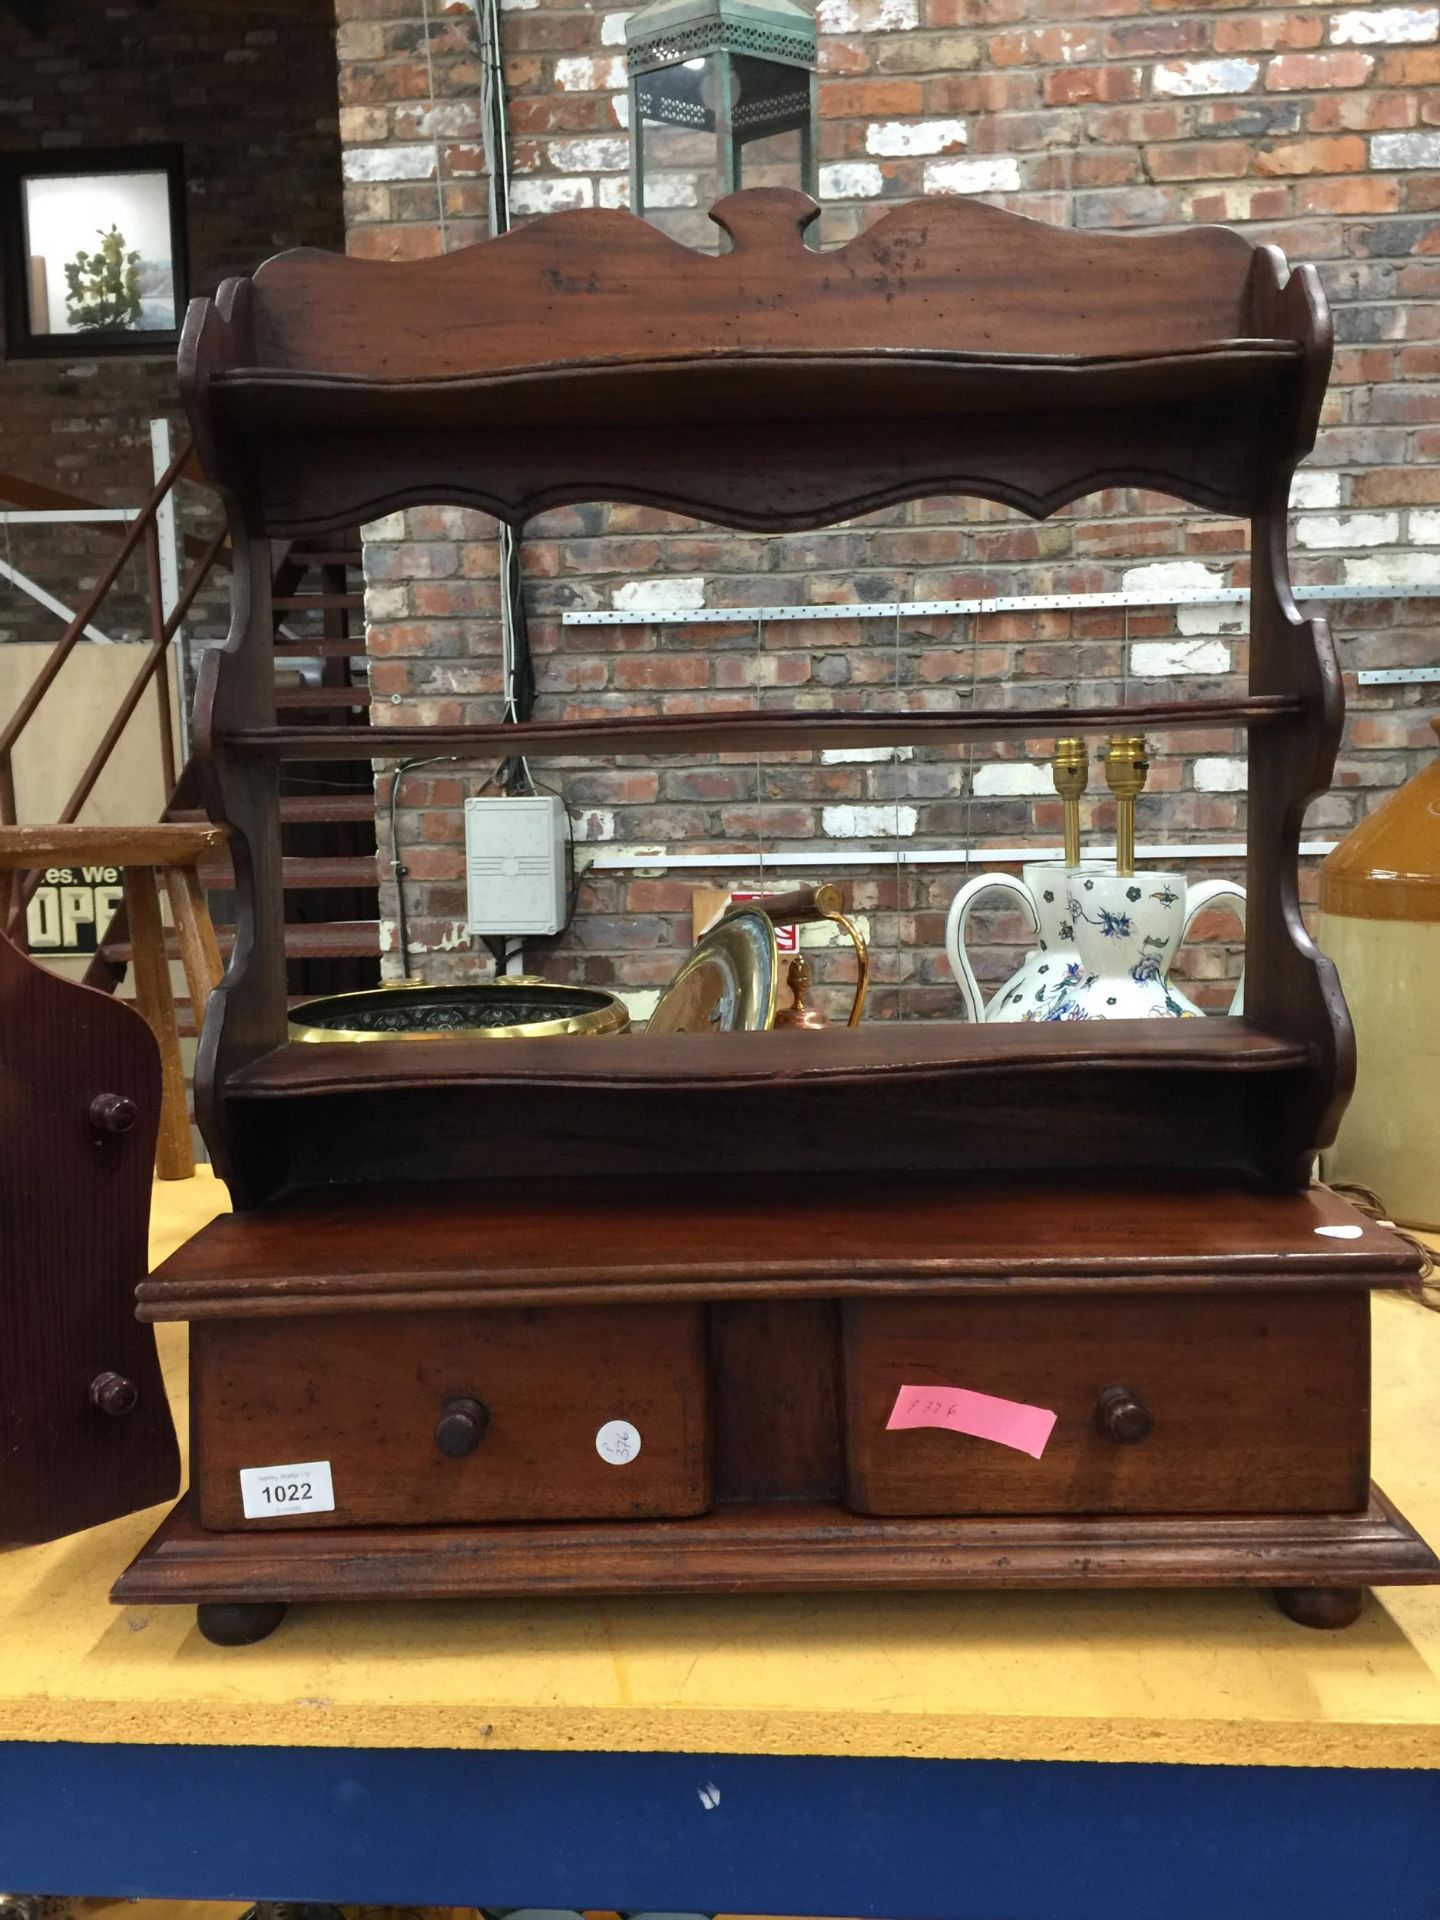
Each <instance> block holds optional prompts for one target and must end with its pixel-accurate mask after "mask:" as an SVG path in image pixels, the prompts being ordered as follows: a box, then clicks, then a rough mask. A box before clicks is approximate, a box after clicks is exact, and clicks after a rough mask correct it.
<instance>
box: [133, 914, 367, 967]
mask: <svg viewBox="0 0 1440 1920" xmlns="http://www.w3.org/2000/svg"><path fill="white" fill-rule="evenodd" d="M215 937H216V938H217V939H218V940H219V942H220V946H221V950H222V951H223V952H228V951H229V950H230V948H231V947H232V946H233V945H234V944H235V929H234V927H216V929H215ZM165 951H166V953H167V955H168V956H169V957H170V959H172V960H174V959H178V958H179V953H180V949H179V947H178V945H177V944H176V941H175V937H174V934H173V933H172V932H170V931H169V930H168V929H167V932H166V938H165ZM379 952H380V922H379V921H378V920H322V921H316V922H314V923H312V924H308V925H307V924H305V923H303V922H301V923H298V924H297V923H296V922H293V921H291V922H289V923H287V925H286V928H285V956H286V958H287V959H289V960H342V959H352V958H358V957H360V956H362V955H369V954H378V953H379ZM100 957H101V959H103V960H109V961H111V962H113V963H114V964H116V965H122V964H128V963H129V961H130V958H131V946H130V942H129V941H128V940H114V941H110V940H107V941H104V942H103V943H102V944H101V947H100Z"/></svg>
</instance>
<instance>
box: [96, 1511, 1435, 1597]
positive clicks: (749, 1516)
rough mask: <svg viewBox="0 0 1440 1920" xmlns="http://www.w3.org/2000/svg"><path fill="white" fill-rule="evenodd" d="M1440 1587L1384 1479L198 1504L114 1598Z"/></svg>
mask: <svg viewBox="0 0 1440 1920" xmlns="http://www.w3.org/2000/svg"><path fill="white" fill-rule="evenodd" d="M1437 1583H1440V1558H1437V1557H1436V1555H1435V1554H1434V1553H1433V1552H1432V1551H1431V1549H1430V1548H1429V1547H1428V1546H1427V1545H1426V1544H1425V1542H1424V1541H1423V1540H1422V1539H1421V1538H1420V1536H1419V1534H1417V1533H1416V1532H1415V1530H1414V1528H1413V1527H1412V1526H1411V1525H1410V1523H1409V1522H1408V1521H1407V1520H1406V1519H1405V1518H1404V1517H1403V1516H1402V1515H1401V1514H1400V1513H1398V1512H1397V1511H1396V1510H1395V1508H1394V1507H1392V1506H1391V1505H1390V1504H1389V1502H1388V1501H1387V1500H1386V1499H1385V1498H1384V1496H1383V1495H1382V1494H1381V1493H1380V1492H1379V1490H1378V1489H1372V1497H1371V1502H1370V1505H1369V1507H1368V1509H1367V1510H1366V1511H1365V1512H1364V1513H1355V1514H1307V1515H1288V1514H1275V1515H1271V1514H1258V1515H1256V1514H1246V1515H1240V1516H1236V1517H1233V1518H1224V1517H1216V1518H1209V1517H1199V1518H1194V1517H1187V1518H1184V1519H1176V1518H1173V1517H1172V1518H1147V1517H1146V1516H1144V1515H1123V1516H1108V1517H1105V1518H1101V1519H1093V1520H1087V1519H1075V1518H1070V1519H1043V1520H1037V1519H1033V1518H1027V1519H1014V1520H993V1519H987V1520H933V1519H904V1520H896V1519H873V1518H868V1517H866V1516H864V1515H860V1514H853V1513H850V1512H849V1511H848V1510H847V1509H846V1508H843V1507H839V1506H830V1505H825V1506H798V1505H797V1506H770V1507H719V1508H716V1509H714V1510H713V1511H712V1512H710V1513H708V1514H705V1515H703V1516H701V1517H700V1518H698V1519H693V1520H649V1521H620V1522H608V1523H569V1524H563V1525H562V1524H556V1523H552V1524H549V1525H544V1526H536V1525H517V1524H504V1525H486V1526H467V1527H390V1528H378V1527H377V1528H359V1527H351V1528H334V1529H329V1530H326V1531H305V1530H301V1529H293V1530H292V1529H285V1530H271V1531H266V1532H256V1533H207V1532H205V1531H204V1530H203V1529H202V1528H201V1527H199V1526H198V1525H197V1524H196V1522H195V1520H194V1519H193V1518H192V1517H191V1514H190V1511H189V1506H188V1502H182V1503H181V1505H180V1506H178V1507H176V1508H175V1510H174V1511H173V1512H172V1513H171V1514H170V1516H169V1518H168V1519H167V1520H166V1521H165V1522H164V1524H163V1525H162V1526H161V1528H160V1529H159V1531H158V1532H157V1533H156V1534H155V1536H154V1538H153V1539H152V1540H151V1541H150V1542H149V1543H148V1545H147V1546H145V1547H144V1548H143V1550H142V1551H141V1553H140V1554H139V1555H138V1557H137V1558H136V1560H135V1561H134V1563H133V1565H131V1566H130V1567H129V1568H128V1569H127V1570H126V1572H125V1573H123V1574H122V1575H121V1577H120V1579H119V1580H118V1581H117V1582H116V1584H115V1587H114V1589H113V1591H112V1593H111V1598H112V1599H113V1600H116V1601H119V1602H121V1603H130V1602H135V1603H143V1604H155V1603H162V1604H163V1603H166V1602H172V1601H173V1602H178V1603H184V1602H194V1603H202V1604H204V1603H215V1602H225V1603H246V1604H253V1603H274V1602H280V1603H284V1602H288V1601H292V1600H398V1599H405V1600H451V1599H474V1598H483V1597H492V1598H493V1597H499V1596H515V1595H521V1594H532V1595H538V1594H607V1593H647V1594H653V1593H708V1594H715V1593H742V1592H743V1593H784V1592H805V1591H809V1592H825V1591H845V1590H856V1589H877V1588H885V1587H893V1588H910V1589H917V1588H940V1589H945V1588H964V1587H1278V1588H1314V1587H1324V1588H1355V1587H1368V1586H1384V1585H1390V1586H1396V1585H1399V1586H1406V1585H1417V1586H1418V1585H1433V1584H1437Z"/></svg>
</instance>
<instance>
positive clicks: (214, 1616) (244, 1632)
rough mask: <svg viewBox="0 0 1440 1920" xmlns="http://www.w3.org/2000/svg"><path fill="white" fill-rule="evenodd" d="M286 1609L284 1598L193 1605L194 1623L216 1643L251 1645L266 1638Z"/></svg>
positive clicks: (209, 1602)
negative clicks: (195, 1606) (194, 1606)
mask: <svg viewBox="0 0 1440 1920" xmlns="http://www.w3.org/2000/svg"><path fill="white" fill-rule="evenodd" d="M288 1612H289V1608H288V1606H287V1605H286V1603H285V1602H284V1601H283V1600H264V1601H255V1602H243V1601H238V1600H235V1601H231V1600H210V1601H206V1602H204V1603H202V1605H200V1606H198V1607H197V1608H196V1609H195V1624H196V1626H198V1627H199V1629H200V1631H201V1633H202V1634H203V1635H204V1636H205V1638H206V1639H207V1640H208V1641H209V1642H210V1643H211V1645H212V1646H216V1647H253V1646H254V1645H255V1642H256V1641H257V1640H268V1639H269V1637H270V1635H271V1634H272V1633H273V1632H274V1631H275V1629H276V1627H278V1626H279V1624H280V1622H281V1621H282V1620H283V1619H284V1618H285V1615H286V1614H287V1613H288Z"/></svg>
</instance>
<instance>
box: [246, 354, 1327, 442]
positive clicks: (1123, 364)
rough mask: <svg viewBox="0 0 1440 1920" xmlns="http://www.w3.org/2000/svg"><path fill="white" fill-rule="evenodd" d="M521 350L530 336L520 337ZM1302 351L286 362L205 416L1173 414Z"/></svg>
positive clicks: (636, 418)
mask: <svg viewBox="0 0 1440 1920" xmlns="http://www.w3.org/2000/svg"><path fill="white" fill-rule="evenodd" d="M527 344H528V342H527ZM1301 357H1302V348H1301V346H1300V343H1299V342H1298V341H1295V340H1274V339H1271V340H1264V339H1254V340H1217V341H1213V342H1210V343H1207V344H1205V345H1202V346H1197V347H1194V348H1190V349H1187V350H1186V351H1183V352H1179V353H1111V354H1083V353H1082V354H1059V353H1056V354H1024V353H991V352H984V351H975V352H966V351H961V352H935V351H925V350H921V349H914V348H908V349H907V348H904V347H894V348H890V349H888V350H882V351H880V352H873V351H855V352H848V353H847V352H845V351H843V350H824V351H819V352H816V351H791V352H786V351H784V350H777V349H774V348H771V349H768V350H760V351H753V352H744V351H739V352H736V351H733V350H719V351H704V350H696V351H691V352H687V353H683V354H660V355H656V354H653V353H646V352H643V351H641V352H635V353H633V354H630V355H618V354H617V355H612V356H604V357H602V356H595V357H593V358H587V357H585V356H583V355H576V356H575V357H574V358H572V359H567V360H565V361H561V362H551V363H549V364H545V363H541V364H539V365H536V364H535V363H534V362H533V361H532V362H530V363H529V364H522V365H513V366H499V367H496V368H495V369H494V370H493V371H492V370H487V371H486V372H484V373H481V374H461V375H455V376H451V377H448V378H443V377H442V378H430V379H423V378H422V379H395V378H385V377H372V376H366V375H362V374H346V373H338V372H327V371H322V370H319V369H311V368H294V367H273V368H265V367H235V368H233V369H231V370H229V371H227V372H225V373H222V374H219V375H217V376H216V379H215V381H214V385H213V388H212V392H213V395H214V403H215V409H216V413H217V415H218V416H219V417H220V418H221V419H222V420H227V419H230V418H231V417H233V419H234V421H235V424H236V426H237V428H239V429H240V430H242V431H244V432H245V433H247V434H258V433H270V434H274V433H280V434H284V435H286V436H287V437H289V436H293V435H295V434H297V433H305V434H312V433H313V434H316V435H322V436H328V435H334V434H344V435H350V434H354V433H356V432H362V431H371V432H384V431H389V432H397V431H404V432H424V431H426V430H427V429H428V430H432V431H434V430H444V431H446V432H452V433H453V432H455V431H457V430H462V429H470V430H473V431H476V432H501V431H506V430H511V429H523V430H525V431H528V432H534V431H536V430H539V431H542V432H543V431H545V430H547V429H555V428H562V429H564V430H565V431H566V432H569V433H577V432H583V431H586V430H591V431H593V430H597V429H598V430H601V431H614V432H623V433H626V434H630V433H633V431H634V430H635V427H636V425H637V423H638V422H641V421H643V420H645V419H646V418H647V417H648V416H650V415H651V414H653V413H654V412H655V411H656V410H657V409H658V410H661V411H664V410H665V409H666V408H667V407H670V406H676V405H683V407H684V410H685V413H686V415H687V417H689V418H691V419H692V420H693V422H694V424H695V426H696V427H697V428H703V427H705V426H708V425H716V426H720V425H726V424H730V423H733V421H734V419H735V417H736V415H737V413H739V414H740V415H742V416H743V417H744V419H745V421H746V422H747V426H748V427H750V428H752V429H754V430H755V431H760V432H763V431H764V430H765V429H766V428H767V427H770V428H783V427H784V426H785V425H787V424H793V423H794V422H796V421H809V420H813V419H815V418H817V417H819V418H825V417H827V416H828V417H830V418H832V419H835V418H839V419H843V420H844V421H846V422H853V423H854V424H855V425H856V426H861V425H864V424H865V423H869V422H876V421H879V422H889V421H893V420H894V419H896V418H897V417H899V418H904V417H906V416H911V417H921V418H925V419H933V418H934V417H935V416H936V415H942V416H946V417H949V418H951V419H953V420H955V421H957V422H958V421H962V420H963V419H965V418H966V417H967V416H980V415H993V414H1000V413H1005V414H1012V415H1013V414H1016V413H1047V414H1053V413H1056V412H1068V411H1072V410H1101V409H1109V408H1116V407H1120V408H1124V409H1125V410H1126V411H1127V412H1132V413H1133V412H1136V411H1142V410H1144V409H1147V408H1166V407H1176V406H1184V405H1187V404H1194V403H1197V402H1204V403H1209V404H1215V403H1219V404H1223V405H1229V406H1237V405H1238V406H1240V407H1245V406H1251V407H1258V406H1262V405H1264V404H1265V403H1266V401H1267V400H1268V399H1269V398H1270V397H1271V396H1272V395H1273V393H1274V389H1275V386H1276V383H1277V381H1280V380H1284V379H1287V378H1289V377H1290V376H1291V375H1292V374H1293V372H1294V369H1295V367H1296V365H1297V363H1298V362H1299V360H1300V359H1301Z"/></svg>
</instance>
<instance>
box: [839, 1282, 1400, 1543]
mask: <svg viewBox="0 0 1440 1920" xmlns="http://www.w3.org/2000/svg"><path fill="white" fill-rule="evenodd" d="M1369 1312H1370V1304H1369V1295H1368V1294H1367V1293H1364V1292H1353V1293H1352V1292H1345V1293H1305V1292H1296V1293H1291V1292H1286V1293H1283V1294H1282V1293H1245V1294H1229V1295H1215V1294H1211V1295H1204V1294H1184V1293H1177V1294H1132V1295H1130V1296H1128V1297H1125V1296H1116V1295H1114V1294H1110V1295H1101V1294H1088V1295H1082V1294H1070V1295H1049V1296H1046V1297H1043V1298H1042V1297H1038V1296H1035V1295H1031V1296H1029V1297H1028V1298H1025V1299H1004V1298H994V1297H992V1298H985V1299H974V1300H955V1299H951V1300H936V1301H913V1300H911V1301H893V1302H884V1301H876V1302H868V1301H867V1302H851V1303H847V1305H846V1307H845V1310H844V1366H845V1396H846V1442H845V1445H846V1489H847V1490H846V1498H847V1500H848V1503H849V1505H850V1506H851V1507H852V1508H854V1509H855V1510H856V1511H857V1512H859V1513H875V1514H986V1513H993V1514H1006V1513H1037V1514H1038V1513H1062V1514H1063V1513H1076V1514H1083V1513H1267V1512H1287V1511H1288V1512H1300V1513H1308V1512H1354V1511H1356V1510H1357V1509H1359V1508H1362V1507H1363V1506H1364V1504H1365V1502H1366V1500H1367V1498H1368V1494H1369V1385H1370V1360H1369V1327H1370V1320H1369ZM910 1385H934V1386H946V1387H968V1388H970V1389H972V1390H974V1391H976V1392H979V1393H986V1394H994V1395H998V1396H1000V1397H1003V1398H1005V1399H1009V1400H1020V1401H1024V1402H1026V1403H1027V1404H1029V1405H1034V1406H1041V1407H1047V1408H1051V1409H1053V1410H1054V1411H1055V1413H1056V1414H1058V1416H1059V1418H1058V1419H1057V1421H1056V1424H1055V1428H1054V1431H1053V1433H1052V1434H1051V1436H1050V1440H1049V1443H1048V1445H1047V1446H1046V1448H1045V1452H1044V1454H1043V1455H1042V1457H1041V1458H1040V1459H1039V1460H1033V1459H1031V1458H1030V1457H1029V1455H1028V1454H1024V1453H1018V1452H1016V1451H1014V1450H1013V1449H1011V1448H1009V1447H1004V1446H1000V1445H998V1444H996V1443H995V1442H994V1441H989V1440H980V1439H976V1438H973V1437H971V1436H970V1435H967V1434H957V1433H952V1432H949V1431H948V1430H945V1429H937V1428H916V1429H910V1430H900V1431H896V1432H887V1431H886V1426H885V1423H886V1421H887V1419H888V1418H889V1415H890V1412H891V1409H892V1408H893V1406H894V1404H895V1398H896V1395H897V1394H898V1392H899V1390H900V1388H901V1387H902V1386H910ZM1110 1387H1124V1388H1128V1389H1130V1390H1131V1392H1132V1393H1133V1394H1134V1395H1135V1396H1136V1398H1138V1400H1139V1401H1140V1402H1141V1403H1142V1405H1143V1407H1144V1409H1145V1412H1146V1413H1147V1414H1148V1415H1149V1417H1150V1419H1151V1421H1152V1422H1153V1424H1152V1426H1151V1427H1150V1430H1149V1432H1148V1433H1147V1434H1145V1437H1144V1438H1143V1439H1140V1440H1138V1441H1132V1442H1129V1443H1125V1442H1122V1441H1119V1440H1117V1439H1115V1438H1113V1437H1111V1435H1110V1434H1109V1433H1108V1432H1106V1431H1105V1430H1104V1427H1103V1423H1102V1417H1101V1415H1100V1400H1101V1396H1102V1394H1104V1392H1105V1390H1106V1389H1107V1388H1110ZM1141 1424H1143V1422H1142V1423H1141Z"/></svg>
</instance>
